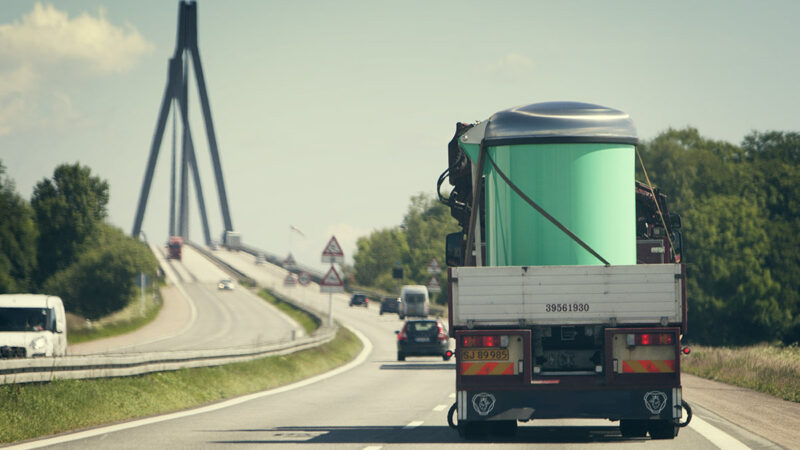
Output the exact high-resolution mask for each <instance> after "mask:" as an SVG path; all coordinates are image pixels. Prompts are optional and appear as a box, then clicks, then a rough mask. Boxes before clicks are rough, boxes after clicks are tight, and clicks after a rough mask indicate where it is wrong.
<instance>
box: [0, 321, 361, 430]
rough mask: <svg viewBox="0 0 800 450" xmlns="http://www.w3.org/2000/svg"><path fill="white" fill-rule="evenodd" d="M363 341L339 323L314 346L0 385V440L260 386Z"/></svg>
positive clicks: (353, 349) (298, 374) (303, 374)
mask: <svg viewBox="0 0 800 450" xmlns="http://www.w3.org/2000/svg"><path fill="white" fill-rule="evenodd" d="M360 350H361V341H359V340H358V338H357V337H356V336H355V335H353V334H352V333H350V332H349V331H348V330H346V329H344V328H340V329H339V331H338V333H337V334H336V338H335V339H334V340H333V341H331V342H329V343H327V344H324V345H321V346H319V347H316V348H313V349H308V350H303V351H300V352H297V353H293V354H290V355H283V356H271V357H267V358H262V359H258V360H255V361H248V362H243V363H235V364H228V365H224V366H217V367H206V368H198V369H184V370H178V371H173V372H160V373H154V374H148V375H142V376H135V377H121V378H103V379H96V380H61V381H53V382H52V383H43V384H19V385H3V386H0V405H2V408H0V424H2V426H0V443H9V442H15V441H19V440H24V439H31V438H34V437H39V436H45V435H50V434H55V433H59V432H63V431H68V430H74V429H79V428H86V427H91V426H96V425H100V424H106V423H113V422H118V421H123V420H129V419H133V418H138V417H146V416H152V415H156V414H162V413H166V412H170V411H177V410H181V409H186V408H191V407H195V406H198V405H202V404H205V403H210V402H215V401H220V400H225V399H229V398H232V397H236V396H240V395H244V394H249V393H252V392H258V391H263V390H266V389H270V388H274V387H277V386H282V385H286V384H289V383H291V382H294V381H298V380H301V379H305V378H308V377H311V376H314V375H317V374H320V373H323V372H326V371H328V370H331V369H333V368H335V367H337V366H340V365H342V364H345V363H346V362H348V361H350V360H352V359H353V358H354V357H355V355H356V354H358V352H359V351H360Z"/></svg>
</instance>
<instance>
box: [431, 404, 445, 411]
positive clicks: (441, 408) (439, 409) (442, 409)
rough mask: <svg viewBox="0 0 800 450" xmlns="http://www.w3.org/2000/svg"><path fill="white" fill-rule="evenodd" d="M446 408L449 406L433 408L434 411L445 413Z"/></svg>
mask: <svg viewBox="0 0 800 450" xmlns="http://www.w3.org/2000/svg"><path fill="white" fill-rule="evenodd" d="M446 408H447V405H436V407H435V408H433V410H434V411H444V410H445V409H446Z"/></svg>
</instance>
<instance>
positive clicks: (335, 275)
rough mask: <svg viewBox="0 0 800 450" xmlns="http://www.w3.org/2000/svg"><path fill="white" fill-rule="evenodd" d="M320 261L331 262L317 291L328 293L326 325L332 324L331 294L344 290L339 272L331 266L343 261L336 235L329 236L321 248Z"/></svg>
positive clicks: (342, 253)
mask: <svg viewBox="0 0 800 450" xmlns="http://www.w3.org/2000/svg"><path fill="white" fill-rule="evenodd" d="M322 262H324V263H330V264H331V268H330V270H328V273H326V274H325V276H324V277H322V281H321V282H320V283H319V291H320V292H327V293H328V326H333V294H334V293H335V292H344V282H343V281H342V277H340V276H339V272H337V271H336V268H335V267H334V266H333V265H334V264H335V263H339V264H343V263H344V252H343V251H342V247H341V246H340V245H339V241H337V240H336V236H331V240H330V241H328V244H327V245H325V249H324V250H322Z"/></svg>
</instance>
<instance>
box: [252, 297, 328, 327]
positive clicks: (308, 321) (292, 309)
mask: <svg viewBox="0 0 800 450" xmlns="http://www.w3.org/2000/svg"><path fill="white" fill-rule="evenodd" d="M258 295H259V297H261V298H263V299H264V300H266V301H268V302H269V303H271V304H272V305H274V306H275V307H276V308H278V309H279V310H281V311H282V312H283V313H284V314H286V315H287V316H289V317H291V318H292V319H294V320H295V321H296V322H297V323H299V324H300V326H302V327H303V329H304V330H306V334H311V333H312V332H314V330H316V329H317V328H319V326H320V321H319V318H317V317H316V316H313V315H311V314H308V313H307V312H305V311H303V310H302V309H300V308H298V307H296V306H294V305H292V304H291V303H288V302H285V301H283V300H281V299H279V298H278V297H276V296H275V295H273V294H272V293H271V292H269V291H268V290H266V289H261V290H260V291H259V292H258Z"/></svg>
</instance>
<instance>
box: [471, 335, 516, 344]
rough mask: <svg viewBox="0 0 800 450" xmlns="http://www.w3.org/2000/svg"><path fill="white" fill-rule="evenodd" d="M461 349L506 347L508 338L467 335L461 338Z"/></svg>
mask: <svg viewBox="0 0 800 450" xmlns="http://www.w3.org/2000/svg"><path fill="white" fill-rule="evenodd" d="M461 345H462V346H463V347H508V336H496V335H483V336H482V335H469V336H461Z"/></svg>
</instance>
